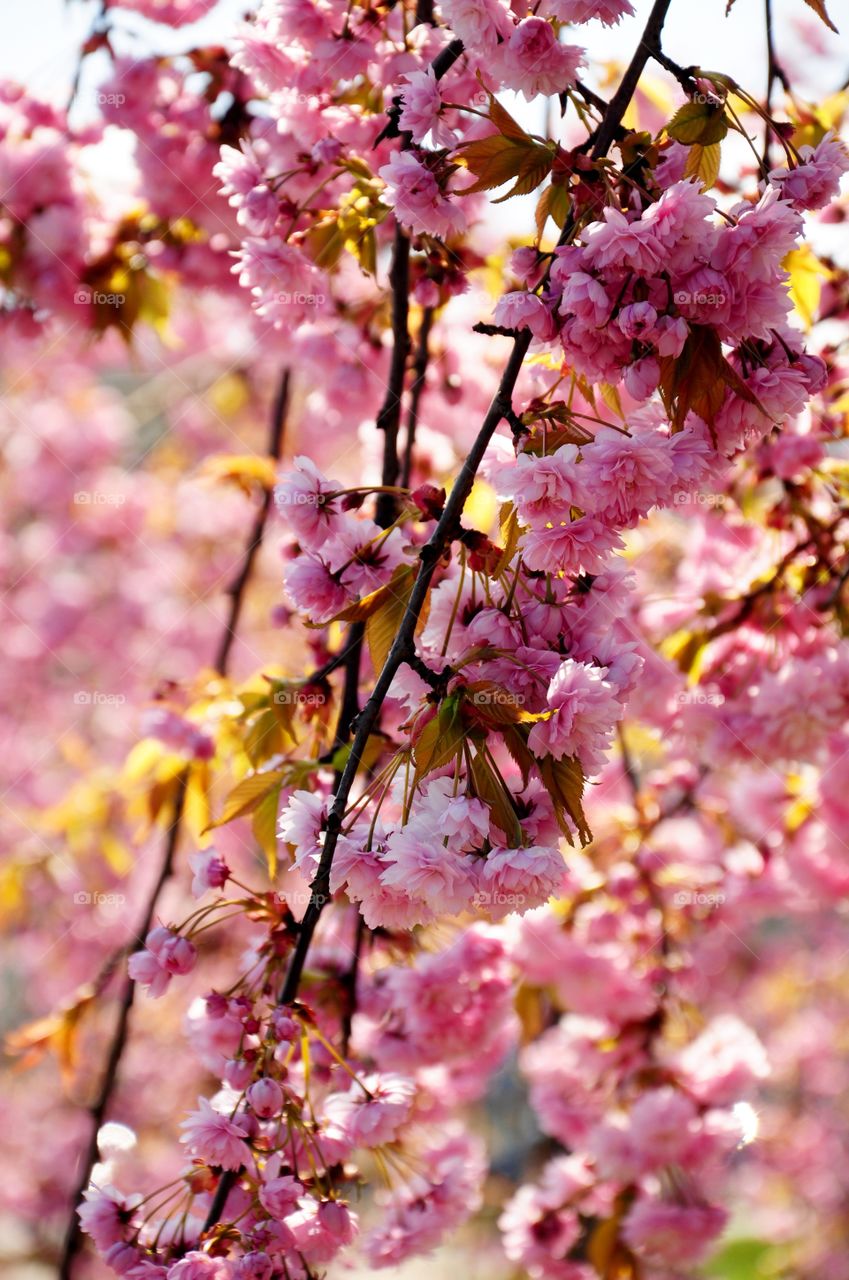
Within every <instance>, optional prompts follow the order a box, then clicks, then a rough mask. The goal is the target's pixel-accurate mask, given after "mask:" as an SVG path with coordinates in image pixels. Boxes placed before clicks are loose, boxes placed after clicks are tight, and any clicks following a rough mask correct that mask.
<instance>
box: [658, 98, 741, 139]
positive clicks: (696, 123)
mask: <svg viewBox="0 0 849 1280" xmlns="http://www.w3.org/2000/svg"><path fill="white" fill-rule="evenodd" d="M666 132H667V133H668V134H669V136H670V138H674V139H675V141H676V142H683V143H685V144H686V145H688V146H692V144H693V143H694V142H699V143H701V145H702V146H703V147H709V146H711V145H712V144H713V143H714V142H721V141H722V139H723V138H724V137H725V135H726V133H727V132H728V121H727V120H726V118H725V110H724V108H723V107H722V105H721V104H720V103H714V102H685V103H684V105H683V107H679V108H678V110H677V111H676V112H675V115H674V116H673V117H672V119H671V120H670V121H669V124H668V125H667V126H666Z"/></svg>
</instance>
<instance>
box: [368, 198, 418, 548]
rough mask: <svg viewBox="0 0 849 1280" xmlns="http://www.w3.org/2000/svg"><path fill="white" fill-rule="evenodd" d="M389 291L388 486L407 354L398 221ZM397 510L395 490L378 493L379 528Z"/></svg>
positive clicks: (404, 262)
mask: <svg viewBox="0 0 849 1280" xmlns="http://www.w3.org/2000/svg"><path fill="white" fill-rule="evenodd" d="M389 284H390V287H391V290H392V359H391V362H390V365H389V381H388V383H387V385H386V395H385V396H384V398H383V404H382V405H381V406H380V410H379V412H378V415H377V421H376V424H375V425H376V426H377V430H378V431H382V432H383V433H384V441H383V471H382V474H381V481H380V482H381V485H383V486H385V487H387V488H391V487H392V486H394V485H396V484H397V483H398V476H399V473H400V470H401V463H400V460H399V458H398V428H399V426H400V425H401V399H402V397H403V394H404V376H405V374H406V371H407V357H408V355H409V354H410V333H409V319H410V237H409V236H408V235H407V233H406V231H405V230H404V228H403V227H402V226H401V224H400V222H396V223H395V243H394V247H393V250H392V265H391V267H390V269H389ZM397 509H398V500H397V498H396V497H395V494H394V493H386V492H384V493H379V494H378V497H377V508H376V515H375V518H376V520H377V523H378V524H379V525H380V527H381V528H382V529H387V528H388V527H389V525H391V524H392V521H393V520H394V519H395V515H396V512H397Z"/></svg>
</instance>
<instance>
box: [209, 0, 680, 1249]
mask: <svg viewBox="0 0 849 1280" xmlns="http://www.w3.org/2000/svg"><path fill="white" fill-rule="evenodd" d="M671 3H672V0H655V4H654V5H653V7H652V11H651V14H650V15H649V19H648V23H647V25H646V28H645V31H644V32H643V37H642V39H641V41H640V45H639V48H638V49H637V52H636V53H635V54H634V57H633V58H632V60H631V63H630V64H629V66H628V69H627V71H626V73H625V76H624V78H623V81H622V84H621V85H620V86H619V89H618V90H617V92H616V94H615V96H614V97H613V99H612V100H611V102H610V105H609V106H608V108H607V110H606V112H605V116H604V119H603V120H602V123H601V126H600V128H599V132H598V135H597V136H596V138H595V142H594V146H593V150H592V155H593V157H594V158H596V159H597V158H600V157H601V156H602V155H605V154H606V153H607V151H608V149H609V147H610V145H611V143H612V141H613V140H614V139H615V137H616V135H617V131H618V130H619V128H620V126H621V124H622V118H623V116H624V114H625V111H626V110H627V107H628V104H629V102H630V101H631V98H632V97H633V94H634V90H635V89H636V86H637V83H638V81H639V79H640V75H641V74H642V72H643V70H644V68H645V66H646V63H647V62H648V60H649V58H650V57H651V56H652V53H653V51H654V50H656V49H658V48H659V44H660V35H661V32H662V29H663V23H664V21H665V18H666V14H667V12H668V10H669V7H670V5H671ZM462 52H463V45H462V42H461V41H453V42H452V44H450V45H448V46H447V48H446V49H445V50H443V53H442V54H441V55H440V58H442V59H443V63H442V66H441V67H440V69H438V70H436V62H435V63H434V64H432V65H433V66H434V68H435V72H436V75H437V79H438V78H439V76H440V75H444V74H445V71H446V70H447V69H448V67H450V66H452V65H453V63H454V62H455V61H456V60H457V58H458V57H459V56H460V55H461V54H462ZM438 61H439V59H437V62H438ZM446 61H447V65H445V63H446ZM393 112H395V115H394V117H393ZM399 114H400V100H399V99H396V101H395V103H393V106H392V107H391V108H390V109H389V115H390V124H389V125H387V128H386V129H385V130H384V132H383V134H381V137H393V136H394V137H397V136H399V131H398V128H397V116H398V115H399ZM393 130H394V131H393ZM378 140H379V139H378ZM403 145H404V144H403V142H402V146H403ZM571 230H572V228H571V224H570V222H569V220H567V222H566V224H565V226H564V228H563V231H562V232H561V236H560V243H565V240H566V239H568V237H569V235H570V234H571ZM530 345H531V333H530V330H528V329H522V330H521V331H519V332H518V333H517V334H516V335H515V336H514V337H513V348H512V351H511V352H510V355H509V357H508V359H507V363H506V365H505V367H504V371H503V373H502V375H501V380H500V382H499V385H498V389H497V391H496V392H495V395H494V396H493V398H492V400H491V402H490V405H489V409H488V410H487V413H486V416H485V417H484V420H483V422H482V424H481V427H480V430H479V432H478V435H477V438H476V439H475V442H474V444H473V445H472V447H471V449H470V451H469V453H468V455H467V456H466V459H465V461H464V463H463V465H462V467H461V469H460V472H459V474H458V476H457V480H456V482H455V484H454V485H453V487H452V489H451V492H450V494H449V496H448V500H447V502H446V504H445V507H444V509H443V512H442V515H441V516H440V518H439V521H438V523H437V525H436V528H435V529H434V531H433V534H432V535H431V537H430V539H429V541H428V542H427V543H426V544H425V545H424V547H423V548H422V549H421V551H420V553H419V568H418V573H417V575H416V579H415V582H414V583H413V589H412V591H411V593H410V598H409V600H408V602H407V607H406V610H405V612H404V616H403V618H402V620H401V623H400V626H399V628H398V632H397V634H396V636H395V639H394V641H393V643H392V647H391V648H390V650H389V654H388V656H387V658H386V661H385V663H384V665H383V669H382V670H381V672H380V674H379V675H378V677H377V680H376V682H375V685H374V688H373V689H372V692H371V695H370V697H369V698H368V701H367V702H366V704H365V707H364V708H363V710H362V712H361V713H360V715H359V716H358V717H357V721H356V731H355V733H354V738H353V742H352V743H351V750H350V752H349V755H348V759H347V761H346V763H345V768H344V770H343V771H342V776H341V778H340V779H339V783H338V786H337V787H336V791H335V796H334V801H333V805H332V807H331V809H330V813H329V814H328V816H327V820H326V823H325V838H324V845H323V847H322V851H321V858H320V860H319V865H318V869H317V871H316V874H315V876H314V877H313V880H312V883H311V885H310V900H309V903H308V905H307V909H306V911H305V913H304V916H303V919H302V920H301V925H300V930H299V933H298V939H297V942H296V943H295V947H294V950H293V952H292V958H291V960H290V962H289V968H288V970H287V973H286V978H285V980H284V982H283V986H282V988H281V990H280V995H279V998H278V999H279V1003H280V1004H291V1003H292V1001H293V1000H294V999H295V998H296V996H297V994H298V989H299V987H300V982H301V977H302V975H303V971H304V966H305V964H306V959H307V954H308V952H309V948H310V944H311V942H312V939H313V935H314V934H315V930H316V927H317V925H318V922H319V919H320V918H321V913H322V911H323V910H324V907H325V905H326V904H327V902H328V901H329V899H330V872H331V868H332V866H333V858H334V855H335V852H336V846H337V844H338V842H339V836H340V834H341V830H342V822H343V819H344V815H345V811H346V809H347V805H348V799H349V797H350V794H351V790H352V788H353V785H354V782H355V780H356V777H357V773H358V771H359V767H360V764H361V763H362V759H363V755H364V753H365V749H366V745H367V743H368V739H369V735H370V734H371V732H372V730H373V729H374V727H375V725H376V724H377V721H378V718H379V716H380V711H381V708H382V706H383V703H384V701H385V699H386V696H387V693H388V692H389V688H390V686H391V684H392V681H393V680H394V678H395V675H396V673H397V671H398V669H399V667H401V666H402V664H403V663H404V662H407V661H409V660H410V659H411V658H413V659H414V657H415V636H416V627H417V625H418V621H419V618H420V617H421V613H422V609H423V607H424V604H425V601H426V599H427V594H428V591H429V589H430V584H431V581H432V579H433V575H434V573H435V572H436V568H437V565H438V564H439V562H440V560H441V559H442V557H443V556H444V554H445V552H446V550H447V549H448V547H449V546H450V544H451V542H452V541H453V539H454V538H455V537H456V536H457V533H458V532H459V529H460V517H461V515H462V512H463V508H464V507H465V505H466V501H467V499H468V497H469V494H470V493H471V490H472V486H473V484H474V482H475V477H476V475H477V471H478V467H479V466H480V463H481V460H482V459H483V456H484V453H485V452H486V449H487V446H488V445H489V442H490V440H491V439H492V437H493V435H494V434H495V431H496V429H497V427H498V425H499V424H500V422H501V421H502V420H503V418H504V417H505V411H506V410H507V409H508V407H509V406H510V405H511V404H512V398H513V392H514V391H515V388H516V383H517V381H518V378H519V374H520V372H521V370H522V365H523V364H524V361H525V356H526V355H527V353H528V349H529V347H530ZM238 1177H239V1174H238V1172H232V1171H227V1172H224V1173H222V1175H221V1177H220V1179H219V1183H218V1187H217V1189H216V1192H215V1196H214V1198H213V1201H212V1204H211V1206H210V1210H209V1213H208V1214H207V1218H206V1222H205V1224H204V1230H205V1231H208V1230H209V1229H210V1228H211V1227H212V1226H213V1225H214V1224H215V1223H216V1222H218V1221H219V1219H220V1218H221V1215H222V1213H223V1210H224V1206H225V1204H226V1202H227V1197H228V1195H229V1194H230V1191H231V1190H232V1188H233V1187H234V1186H235V1183H236V1181H237V1180H238Z"/></svg>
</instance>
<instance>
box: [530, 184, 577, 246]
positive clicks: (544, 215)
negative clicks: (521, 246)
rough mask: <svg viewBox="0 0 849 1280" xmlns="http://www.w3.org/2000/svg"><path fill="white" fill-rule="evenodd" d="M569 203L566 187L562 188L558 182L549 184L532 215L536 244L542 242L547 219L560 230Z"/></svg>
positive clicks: (566, 215) (567, 214)
mask: <svg viewBox="0 0 849 1280" xmlns="http://www.w3.org/2000/svg"><path fill="white" fill-rule="evenodd" d="M571 203H572V200H571V197H570V195H569V188H568V187H564V186H563V184H562V183H560V182H551V183H549V185H548V186H547V187H546V188H545V190H544V191H543V193H542V195H541V196H540V198H539V200H538V202H537V207H536V213H535V215H534V217H535V220H536V227H537V243H539V241H540V240H542V237H543V232H544V231H545V224H546V222H547V221H548V219H549V218H551V219H552V221H553V222H554V224H555V226H557V227H559V228H561V230H562V228H563V224H564V223H565V221H566V219H567V217H568V216H569V209H570V206H571Z"/></svg>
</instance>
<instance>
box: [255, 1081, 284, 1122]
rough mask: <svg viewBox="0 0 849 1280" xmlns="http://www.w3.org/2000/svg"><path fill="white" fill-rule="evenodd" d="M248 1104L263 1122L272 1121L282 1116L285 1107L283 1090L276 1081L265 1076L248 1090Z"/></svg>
mask: <svg viewBox="0 0 849 1280" xmlns="http://www.w3.org/2000/svg"><path fill="white" fill-rule="evenodd" d="M247 1096H248V1102H249V1103H250V1104H251V1106H252V1107H253V1109H254V1111H255V1112H256V1114H257V1115H258V1116H259V1117H260V1118H261V1119H262V1120H270V1119H271V1117H272V1116H277V1115H279V1114H280V1109H281V1107H282V1106H283V1090H282V1089H281V1088H280V1085H279V1084H278V1083H277V1081H276V1080H270V1079H269V1078H268V1077H267V1076H263V1078H262V1079H261V1080H255V1081H254V1083H253V1084H252V1085H251V1087H250V1088H249V1089H248V1095H247Z"/></svg>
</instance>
